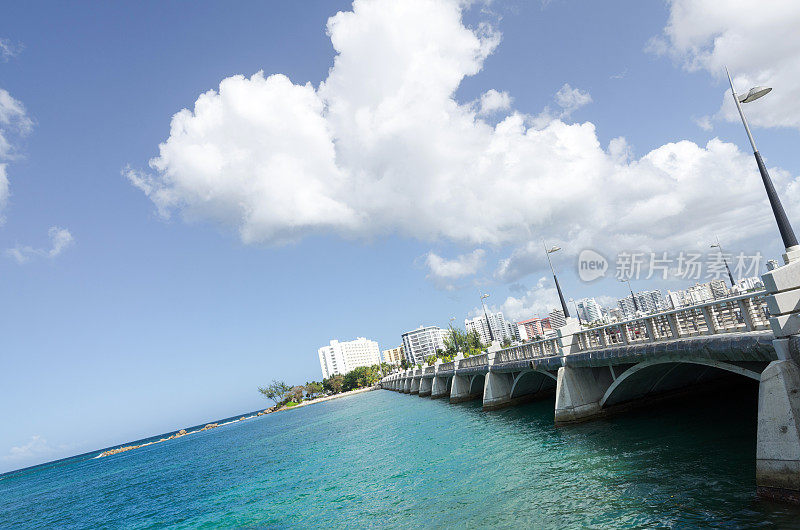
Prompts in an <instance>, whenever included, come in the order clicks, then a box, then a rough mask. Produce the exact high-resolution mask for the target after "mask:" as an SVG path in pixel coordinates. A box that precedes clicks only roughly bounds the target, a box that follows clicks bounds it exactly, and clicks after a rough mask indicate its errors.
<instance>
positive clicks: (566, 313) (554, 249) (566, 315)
mask: <svg viewBox="0 0 800 530" xmlns="http://www.w3.org/2000/svg"><path fill="white" fill-rule="evenodd" d="M542 246H544V253H545V255H546V256H547V263H549V264H550V272H552V273H553V281H554V282H556V289H557V290H558V299H559V300H561V310H562V311H564V318H569V309H567V303H566V302H565V301H564V295H563V294H562V293H561V286H560V285H558V278H556V271H555V269H554V268H553V262H552V261H550V254H552V253H553V252H557V251H559V250H561V247H552V248H550V249H548V248H547V245H546V244H545V242H544V239H543V240H542Z"/></svg>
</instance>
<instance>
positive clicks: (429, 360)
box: [425, 350, 442, 366]
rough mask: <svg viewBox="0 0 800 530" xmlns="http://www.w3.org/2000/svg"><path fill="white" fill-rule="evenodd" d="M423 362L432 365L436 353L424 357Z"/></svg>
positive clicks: (434, 362) (434, 361)
mask: <svg viewBox="0 0 800 530" xmlns="http://www.w3.org/2000/svg"><path fill="white" fill-rule="evenodd" d="M440 351H442V350H436V353H437V354H438V353H439V352H440ZM425 364H427V365H428V366H433V365H434V364H436V355H428V356H427V357H426V358H425Z"/></svg>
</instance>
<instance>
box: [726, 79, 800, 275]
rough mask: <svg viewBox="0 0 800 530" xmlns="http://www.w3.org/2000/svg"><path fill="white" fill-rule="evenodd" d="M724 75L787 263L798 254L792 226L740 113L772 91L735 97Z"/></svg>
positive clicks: (757, 89)
mask: <svg viewBox="0 0 800 530" xmlns="http://www.w3.org/2000/svg"><path fill="white" fill-rule="evenodd" d="M725 73H726V74H727V75H728V82H729V83H730V84H731V95H733V101H734V102H736V109H737V110H738V111H739V116H740V117H741V118H742V124H743V125H744V130H745V131H746V132H747V138H748V139H749V140H750V145H751V146H752V148H753V155H754V156H755V157H756V164H758V171H759V173H761V180H762V181H763V183H764V188H765V189H766V191H767V199H769V205H770V206H771V207H772V214H773V215H774V216H775V221H776V222H777V223H778V231H779V232H780V233H781V239H782V240H783V246H784V247H785V248H786V254H787V258H786V259H787V261H788V260H789V258H788V255H789V254H790V253H793V252H800V247H798V245H797V238H796V237H795V235H794V230H793V229H792V225H791V223H789V218H788V217H786V212H785V211H784V210H783V205H782V204H781V200H780V198H779V197H778V193H777V192H776V191H775V187H774V186H773V185H772V179H771V178H770V177H769V173H767V166H765V165H764V161H763V160H762V159H761V153H759V152H758V148H756V142H755V140H753V134H752V133H751V132H750V126H749V125H747V118H745V117H744V112H743V111H742V103H750V102H751V101H755V100H757V99H758V98H760V97H762V96H765V95H767V94H768V93H769V92H770V91H771V90H772V89H771V88H770V87H765V86H757V87H753V88H751V89H750V91H749V92H748V93H747V94H745V95H744V96H741V97H740V96H737V95H736V89H735V88H733V79H731V74H730V72H728V68H727V67H726V68H725Z"/></svg>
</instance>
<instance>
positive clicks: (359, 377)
mask: <svg viewBox="0 0 800 530" xmlns="http://www.w3.org/2000/svg"><path fill="white" fill-rule="evenodd" d="M380 379H381V371H380V366H378V365H373V366H359V367H358V368H353V369H352V370H350V371H349V372H347V373H346V374H344V382H343V383H344V384H343V385H342V389H343V390H344V391H345V392H347V391H349V390H355V389H357V388H364V387H366V386H372V385H374V384H375V383H377V382H378V381H380Z"/></svg>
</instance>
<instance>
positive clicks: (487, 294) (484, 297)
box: [481, 293, 494, 342]
mask: <svg viewBox="0 0 800 530" xmlns="http://www.w3.org/2000/svg"><path fill="white" fill-rule="evenodd" d="M487 298H489V293H486V294H482V295H481V305H482V306H483V316H484V317H486V327H487V328H488V329H489V340H490V341H492V342H494V333H492V325H491V323H490V322H489V313H487V312H486V303H485V302H484V300H486V299H487Z"/></svg>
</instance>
